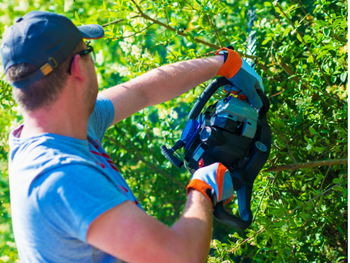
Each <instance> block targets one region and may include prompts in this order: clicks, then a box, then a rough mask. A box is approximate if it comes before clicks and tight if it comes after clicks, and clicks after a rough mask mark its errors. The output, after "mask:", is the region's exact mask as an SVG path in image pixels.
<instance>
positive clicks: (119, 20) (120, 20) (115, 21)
mask: <svg viewBox="0 0 350 263" xmlns="http://www.w3.org/2000/svg"><path fill="white" fill-rule="evenodd" d="M136 17H140V16H133V17H130V18H129V19H133V18H136ZM124 20H127V19H126V18H123V19H118V20H114V21H112V22H109V23H107V24H104V25H102V27H106V26H109V25H113V24H118V23H120V22H123V21H124Z"/></svg>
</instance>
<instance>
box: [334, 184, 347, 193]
mask: <svg viewBox="0 0 350 263" xmlns="http://www.w3.org/2000/svg"><path fill="white" fill-rule="evenodd" d="M333 189H334V190H336V191H340V192H343V191H344V188H343V187H341V186H339V185H338V186H334V187H333Z"/></svg>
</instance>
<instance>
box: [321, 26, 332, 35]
mask: <svg viewBox="0 0 350 263" xmlns="http://www.w3.org/2000/svg"><path fill="white" fill-rule="evenodd" d="M330 32H331V31H330V30H329V28H327V27H325V28H324V29H323V33H324V34H325V36H327V37H329V34H330Z"/></svg>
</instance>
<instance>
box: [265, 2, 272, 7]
mask: <svg viewBox="0 0 350 263" xmlns="http://www.w3.org/2000/svg"><path fill="white" fill-rule="evenodd" d="M264 6H266V7H270V6H272V5H271V3H270V2H264Z"/></svg>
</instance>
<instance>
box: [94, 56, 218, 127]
mask: <svg viewBox="0 0 350 263" xmlns="http://www.w3.org/2000/svg"><path fill="white" fill-rule="evenodd" d="M223 63H224V56H213V57H209V58H202V59H194V60H188V61H181V62H177V63H174V64H170V65H166V66H162V67H160V68H156V69H153V70H151V71H149V72H147V73H145V74H143V75H142V76H139V77H137V78H135V79H133V80H131V81H129V82H126V83H123V84H120V85H117V86H115V87H112V88H109V89H107V90H104V91H102V92H101V94H102V95H104V96H106V97H107V98H109V99H110V100H111V101H112V103H113V105H114V110H115V114H114V121H113V123H112V125H113V124H115V123H117V122H119V121H121V120H123V119H125V118H127V117H129V116H130V115H132V114H134V113H136V112H138V111H139V110H141V109H143V108H145V107H148V106H152V105H156V104H159V103H162V102H165V101H168V100H171V99H173V98H175V97H177V96H180V95H181V94H183V93H185V92H186V91H188V90H190V89H192V88H193V87H195V86H197V85H199V84H200V83H203V82H205V81H207V80H209V79H211V78H214V77H215V76H216V75H217V73H218V71H219V69H220V68H221V66H222V65H223Z"/></svg>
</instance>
